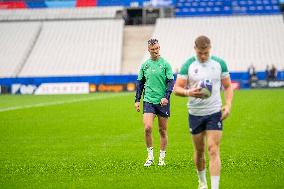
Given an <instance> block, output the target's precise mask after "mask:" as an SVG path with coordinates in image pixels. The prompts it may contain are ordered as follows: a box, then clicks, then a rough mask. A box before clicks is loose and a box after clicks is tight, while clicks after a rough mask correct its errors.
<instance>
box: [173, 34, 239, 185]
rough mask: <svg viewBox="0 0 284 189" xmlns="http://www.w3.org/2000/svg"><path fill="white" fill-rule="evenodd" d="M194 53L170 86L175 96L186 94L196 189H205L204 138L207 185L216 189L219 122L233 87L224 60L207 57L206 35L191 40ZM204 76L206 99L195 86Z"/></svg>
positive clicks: (230, 98) (219, 138)
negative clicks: (207, 87)
mask: <svg viewBox="0 0 284 189" xmlns="http://www.w3.org/2000/svg"><path fill="white" fill-rule="evenodd" d="M194 49H195V52H196V56H193V57H191V58H189V59H188V60H187V61H186V62H185V63H184V64H183V66H182V67H181V70H180V72H179V74H178V77H177V81H176V84H175V87H174V93H175V95H177V96H183V97H188V112H189V119H188V120H189V125H190V132H191V134H192V140H193V144H194V162H195V166H196V169H197V174H198V179H199V186H198V188H199V189H207V181H206V170H205V167H206V166H205V144H206V141H207V145H208V152H209V153H208V154H209V171H210V176H211V188H212V189H218V188H219V180H220V169H221V160H220V154H219V148H220V142H221V138H222V128H223V123H222V121H223V120H224V119H226V118H227V117H228V116H229V114H230V110H231V105H232V100H233V90H232V86H231V79H230V74H229V72H228V68H227V65H226V63H225V62H224V61H223V60H222V59H220V58H218V57H216V56H210V50H211V42H210V39H209V38H208V37H206V36H199V37H198V38H197V39H196V40H195V47H194ZM204 79H208V80H211V81H212V83H213V87H212V93H211V96H210V97H209V98H204V94H203V93H202V92H201V91H200V88H199V87H198V86H197V85H196V84H197V83H199V82H200V81H201V80H204ZM221 87H223V88H224V96H225V104H224V105H223V107H222V100H221V96H220V90H221Z"/></svg>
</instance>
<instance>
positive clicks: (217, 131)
mask: <svg viewBox="0 0 284 189" xmlns="http://www.w3.org/2000/svg"><path fill="white" fill-rule="evenodd" d="M221 116H222V115H221V112H217V113H214V114H212V115H210V116H208V119H207V126H206V137H207V144H208V153H209V170H210V176H211V188H212V189H218V188H219V180H220V171H221V159H220V142H221V138H222V129H223V128H222V127H223V125H222V121H220V120H221Z"/></svg>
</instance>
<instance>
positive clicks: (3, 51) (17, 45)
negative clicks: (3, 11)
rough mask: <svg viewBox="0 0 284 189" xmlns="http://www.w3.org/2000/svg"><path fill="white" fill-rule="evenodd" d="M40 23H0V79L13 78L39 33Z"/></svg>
mask: <svg viewBox="0 0 284 189" xmlns="http://www.w3.org/2000/svg"><path fill="white" fill-rule="evenodd" d="M40 25H41V24H40V23H38V22H31V23H0V41H1V43H0V62H1V63H0V77H15V76H16V75H17V72H18V70H19V69H21V65H22V64H23V63H24V61H25V59H26V57H27V56H28V54H29V52H30V50H31V47H32V44H33V43H34V41H35V40H36V37H37V34H38V32H39V31H40Z"/></svg>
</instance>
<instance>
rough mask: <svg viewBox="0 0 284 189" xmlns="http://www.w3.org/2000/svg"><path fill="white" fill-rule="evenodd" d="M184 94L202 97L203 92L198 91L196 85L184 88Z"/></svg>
mask: <svg viewBox="0 0 284 189" xmlns="http://www.w3.org/2000/svg"><path fill="white" fill-rule="evenodd" d="M184 95H185V96H191V97H195V98H203V97H204V94H203V93H202V92H201V91H200V88H198V87H195V88H191V89H188V90H185V92H184Z"/></svg>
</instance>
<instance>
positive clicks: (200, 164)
mask: <svg viewBox="0 0 284 189" xmlns="http://www.w3.org/2000/svg"><path fill="white" fill-rule="evenodd" d="M188 119H189V125H190V132H191V134H192V141H193V147H194V163H195V166H196V169H197V175H198V181H199V186H198V188H199V189H207V181H206V169H205V137H206V131H205V130H206V125H205V117H204V116H194V115H189V117H188Z"/></svg>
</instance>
